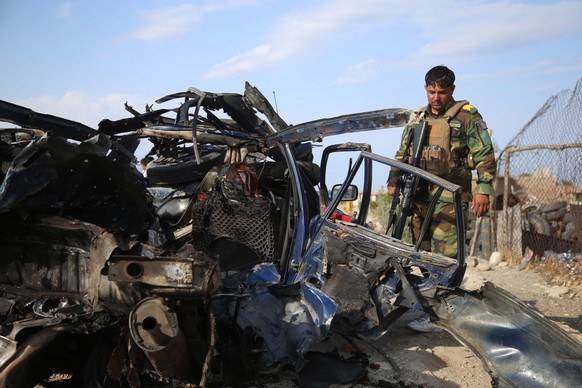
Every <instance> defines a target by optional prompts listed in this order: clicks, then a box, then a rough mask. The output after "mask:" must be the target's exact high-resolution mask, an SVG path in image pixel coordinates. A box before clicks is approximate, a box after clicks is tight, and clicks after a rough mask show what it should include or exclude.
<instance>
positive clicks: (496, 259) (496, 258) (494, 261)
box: [489, 252, 503, 265]
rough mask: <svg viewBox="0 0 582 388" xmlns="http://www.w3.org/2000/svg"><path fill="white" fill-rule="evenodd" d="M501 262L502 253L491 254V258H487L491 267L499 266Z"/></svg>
mask: <svg viewBox="0 0 582 388" xmlns="http://www.w3.org/2000/svg"><path fill="white" fill-rule="evenodd" d="M502 261H503V253H501V252H493V253H492V254H491V257H489V263H490V264H491V265H499V264H500V263H501V262H502Z"/></svg>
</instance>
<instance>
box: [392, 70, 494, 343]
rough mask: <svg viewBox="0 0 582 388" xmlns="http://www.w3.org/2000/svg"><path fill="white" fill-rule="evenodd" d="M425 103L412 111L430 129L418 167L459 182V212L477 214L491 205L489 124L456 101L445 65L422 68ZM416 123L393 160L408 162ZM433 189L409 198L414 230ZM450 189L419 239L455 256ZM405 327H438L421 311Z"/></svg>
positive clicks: (417, 229) (452, 79)
mask: <svg viewBox="0 0 582 388" xmlns="http://www.w3.org/2000/svg"><path fill="white" fill-rule="evenodd" d="M424 89H425V91H426V97H427V100H428V105H427V106H425V107H423V108H421V109H419V110H418V111H417V112H416V115H417V117H416V119H417V120H414V121H422V120H424V121H427V124H428V126H429V127H428V131H429V132H428V135H427V137H426V139H425V147H424V148H423V156H422V158H421V161H420V166H419V167H421V168H423V169H425V170H426V171H428V172H431V173H433V174H435V175H438V176H440V177H442V178H444V179H446V180H448V181H450V182H452V183H455V184H457V185H459V186H461V189H462V193H461V199H462V202H463V217H464V219H465V224H466V223H467V219H468V211H469V210H468V209H469V204H470V207H471V210H472V211H473V213H474V214H475V216H477V217H481V216H482V215H484V214H485V213H487V212H488V211H489V196H490V195H491V194H492V191H493V188H492V183H493V178H494V177H495V170H496V165H495V154H494V150H493V146H492V144H491V137H490V135H489V130H488V129H487V124H485V121H484V120H483V117H481V115H480V114H479V113H478V112H477V109H476V108H475V107H474V106H472V105H470V104H469V102H467V101H464V100H462V101H455V99H454V98H453V92H454V91H455V73H453V71H452V70H450V69H449V68H447V67H446V66H435V67H433V68H432V69H430V70H429V71H428V73H426V76H425V86H424ZM413 128H414V126H413V125H410V126H407V127H406V128H405V129H404V132H403V134H402V142H401V144H400V148H399V149H398V151H397V152H396V157H395V158H396V160H399V161H402V162H408V159H409V158H408V157H409V156H410V155H412V153H411V152H410V149H407V147H409V144H410V143H409V141H408V139H410V135H411V132H412V131H413ZM472 169H476V170H477V185H476V187H475V192H474V193H473V192H472V187H471V180H472V171H471V170H472ZM400 175H401V174H400V172H399V171H398V170H397V169H392V170H391V171H390V176H389V179H388V193H389V194H391V195H394V194H395V193H396V186H397V184H398V179H399V177H400ZM434 190H436V189H431V188H430V187H428V185H424V186H423V185H421V186H420V187H419V189H418V190H417V192H416V193H415V195H414V200H413V206H414V208H413V214H412V225H413V236H414V237H415V238H416V237H417V236H418V235H419V234H420V227H421V225H422V222H423V221H424V218H425V217H426V213H427V208H428V204H429V202H430V199H431V196H432V195H433V194H434ZM452 199H453V198H452V195H451V194H450V193H446V192H443V195H442V196H441V197H440V200H439V202H438V203H437V205H436V207H435V211H434V213H433V221H432V224H431V227H430V230H429V231H428V233H427V234H426V236H425V239H424V240H423V241H422V244H421V248H422V249H424V250H426V251H431V252H437V253H441V254H443V255H445V256H449V257H455V256H456V254H457V244H458V243H461V244H464V242H462V241H461V242H458V241H457V229H456V226H455V210H454V206H453V202H452ZM408 327H409V328H411V329H413V330H416V331H420V332H435V331H440V330H442V329H440V328H439V327H437V326H435V325H433V324H432V323H431V322H430V317H429V315H428V314H426V313H422V314H421V315H420V317H419V318H418V319H415V320H413V321H411V322H409V323H408Z"/></svg>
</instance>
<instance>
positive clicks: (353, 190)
mask: <svg viewBox="0 0 582 388" xmlns="http://www.w3.org/2000/svg"><path fill="white" fill-rule="evenodd" d="M341 188H342V185H334V186H333V188H332V189H331V198H335V197H336V196H337V195H338V194H339V192H340V190H341ZM356 199H358V186H355V185H349V186H348V189H347V190H346V192H345V193H344V196H343V197H342V199H341V200H342V201H355V200H356Z"/></svg>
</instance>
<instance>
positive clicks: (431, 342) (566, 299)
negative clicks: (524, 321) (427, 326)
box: [368, 266, 582, 388]
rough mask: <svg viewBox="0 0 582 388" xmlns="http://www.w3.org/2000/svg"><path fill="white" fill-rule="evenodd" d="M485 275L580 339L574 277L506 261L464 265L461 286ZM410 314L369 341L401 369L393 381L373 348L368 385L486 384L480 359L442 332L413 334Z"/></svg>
mask: <svg viewBox="0 0 582 388" xmlns="http://www.w3.org/2000/svg"><path fill="white" fill-rule="evenodd" d="M546 278H548V280H549V281H550V282H548V280H546ZM485 280H487V281H490V282H492V283H494V284H495V285H496V286H497V287H500V288H503V289H505V290H507V291H509V292H511V293H512V294H514V295H515V296H516V297H517V298H519V299H521V300H522V301H524V302H526V303H527V304H528V305H530V306H532V307H533V308H535V309H537V310H538V311H539V312H541V313H542V314H544V315H545V316H546V317H548V318H550V319H551V320H553V321H554V322H556V323H558V324H559V325H560V326H561V327H562V328H564V329H565V330H566V331H568V332H569V333H571V334H572V335H573V336H575V337H576V338H577V339H578V340H579V341H580V342H581V344H582V334H581V333H580V332H581V331H582V286H581V285H580V284H576V283H577V282H574V283H575V284H572V282H570V281H569V280H568V279H567V277H566V278H564V276H553V277H552V276H549V277H548V276H541V275H540V273H539V272H537V271H535V270H528V269H526V270H522V271H519V270H517V269H516V268H511V267H509V266H494V267H492V269H491V270H488V271H481V270H478V269H477V268H475V267H469V268H468V270H467V274H466V276H465V280H464V286H465V287H464V288H467V289H474V288H478V287H479V285H480V284H481V283H482V282H483V281H485ZM552 283H553V284H552ZM556 283H557V284H556ZM565 284H568V286H565ZM414 318H416V316H415V315H414V314H412V313H411V312H410V313H406V314H405V315H404V316H402V317H401V318H400V319H399V320H398V321H397V322H396V323H395V324H394V325H393V326H392V328H391V330H390V331H389V332H388V333H387V334H386V335H385V336H384V337H382V338H381V340H380V341H377V342H376V343H374V344H373V345H374V347H375V348H377V349H379V350H381V351H382V352H385V353H386V355H387V356H388V357H390V358H391V359H392V360H393V362H395V363H396V364H397V366H398V367H399V368H400V369H401V371H400V383H399V385H393V384H394V380H393V379H392V378H391V376H392V375H393V370H394V369H393V368H392V367H391V365H390V363H389V362H387V361H386V359H385V357H383V356H381V352H375V354H373V355H372V359H371V362H372V364H375V365H374V368H377V369H370V371H369V376H370V378H371V380H372V381H374V382H377V384H374V386H410V387H416V386H422V387H424V386H426V387H451V388H452V387H471V388H477V387H491V386H492V379H491V377H490V375H489V374H488V373H487V372H486V371H485V369H484V368H483V365H482V363H481V361H480V360H479V359H478V358H477V357H476V356H474V355H473V354H472V353H471V352H470V351H469V350H468V349H467V348H465V347H463V346H462V345H461V344H460V343H459V342H457V341H456V340H455V339H454V338H453V337H452V336H451V335H450V334H449V333H448V332H446V331H442V332H439V333H418V332H415V331H412V330H410V329H408V328H407V327H406V324H407V323H408V322H409V321H410V320H412V319H414ZM368 346H369V345H368ZM383 381H387V382H388V383H384V382H383ZM389 383H392V385H390V384H389Z"/></svg>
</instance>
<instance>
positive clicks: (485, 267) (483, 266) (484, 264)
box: [477, 260, 491, 271]
mask: <svg viewBox="0 0 582 388" xmlns="http://www.w3.org/2000/svg"><path fill="white" fill-rule="evenodd" d="M477 269H478V270H479V271H490V270H491V264H489V262H488V261H486V260H479V264H477Z"/></svg>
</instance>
